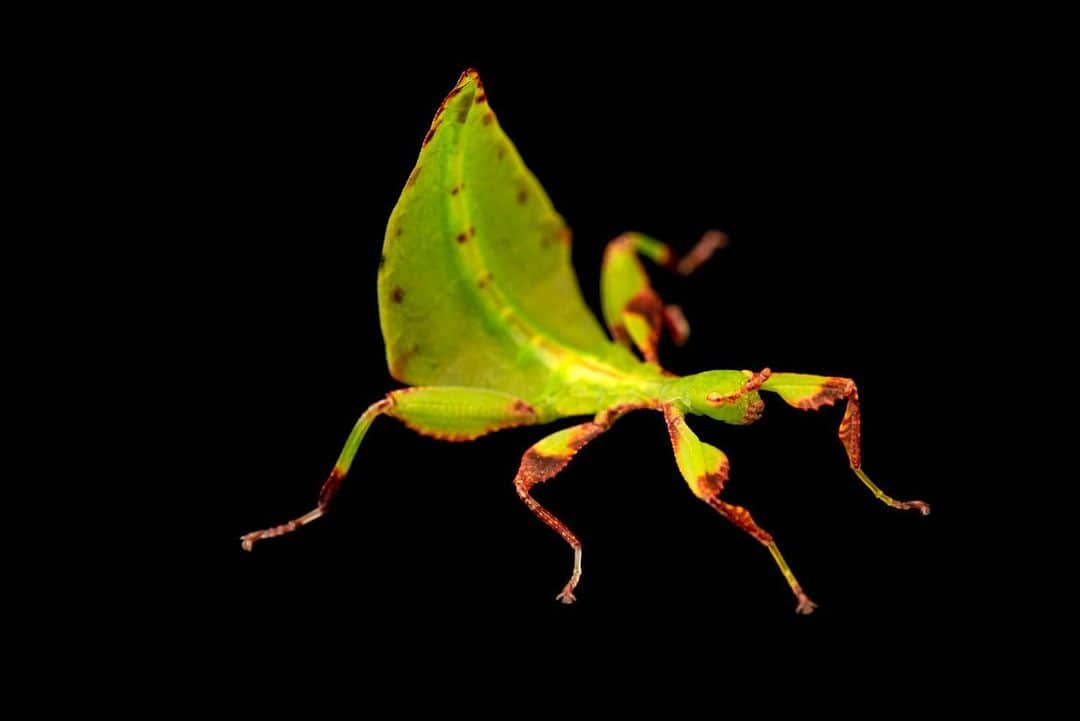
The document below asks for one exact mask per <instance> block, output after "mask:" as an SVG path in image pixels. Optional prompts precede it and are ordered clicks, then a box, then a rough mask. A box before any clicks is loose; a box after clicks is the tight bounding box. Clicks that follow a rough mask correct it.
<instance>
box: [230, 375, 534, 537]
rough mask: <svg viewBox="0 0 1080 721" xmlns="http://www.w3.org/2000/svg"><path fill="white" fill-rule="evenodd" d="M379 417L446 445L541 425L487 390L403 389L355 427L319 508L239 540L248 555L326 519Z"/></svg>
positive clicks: (522, 407)
mask: <svg viewBox="0 0 1080 721" xmlns="http://www.w3.org/2000/svg"><path fill="white" fill-rule="evenodd" d="M380 415H389V416H393V417H394V418H397V419H398V420H400V421H401V422H402V423H404V424H405V425H407V426H409V428H412V429H413V430H415V431H416V432H417V433H422V434H424V435H428V436H432V437H434V438H439V439H441V440H446V441H470V440H473V439H474V438H478V437H479V436H482V435H484V434H486V433H491V432H493V431H499V430H503V429H504V428H512V427H514V426H523V425H530V424H533V423H537V422H539V418H538V416H537V414H536V411H535V410H534V409H533V407H532V406H531V405H529V404H528V403H526V402H525V401H523V400H521V399H519V398H515V397H513V396H511V395H508V394H506V393H499V392H497V391H489V390H486V389H482V388H454V387H432V388H404V389H402V390H400V391H394V392H393V393H390V394H389V395H387V396H386V398H383V399H382V400H381V401H378V402H377V403H373V404H372V405H371V406H369V407H368V409H367V410H366V411H364V413H363V415H361V416H360V419H359V420H358V421H357V422H356V425H355V426H353V429H352V432H351V433H349V437H348V439H346V441H345V446H344V447H343V448H342V449H341V454H340V455H339V456H338V459H337V462H336V463H335V464H334V468H333V470H331V471H330V475H329V476H328V477H327V479H326V481H325V482H324V483H323V486H322V489H321V490H320V491H319V500H318V504H317V505H316V506H315V508H313V509H312V510H310V511H308V512H307V513H305V514H304V515H302V516H299V517H297V518H294V519H293V520H291V521H289V522H287V523H282V524H280V525H278V526H271V527H270V528H265V529H263V530H261V531H252V532H251V533H247V534H245V535H243V536H242V537H241V538H240V543H241V545H242V546H243V547H244V550H246V551H250V550H252V547H253V546H254V545H255V542H256V541H261V540H262V539H264V538H274V537H275V536H283V535H285V534H286V533H291V532H292V531H295V530H297V529H298V528H300V527H301V526H306V525H307V524H309V523H311V522H312V521H314V520H316V519H318V518H320V517H322V515H323V514H324V513H325V512H326V509H327V508H328V507H329V506H330V502H331V501H332V500H333V498H334V495H335V494H336V493H337V490H338V488H339V487H340V486H341V482H342V481H343V480H344V479H345V476H346V475H347V474H348V472H349V467H350V466H351V465H352V462H353V458H354V457H355V456H356V451H357V450H358V449H359V448H360V443H361V441H363V440H364V436H365V435H367V431H368V428H370V427H371V424H372V423H373V422H374V420H375V419H376V418H378V417H379V416H380Z"/></svg>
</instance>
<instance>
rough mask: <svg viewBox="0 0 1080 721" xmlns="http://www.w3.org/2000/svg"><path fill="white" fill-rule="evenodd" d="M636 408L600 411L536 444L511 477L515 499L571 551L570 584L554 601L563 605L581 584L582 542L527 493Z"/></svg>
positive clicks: (557, 471)
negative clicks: (594, 415) (572, 557)
mask: <svg viewBox="0 0 1080 721" xmlns="http://www.w3.org/2000/svg"><path fill="white" fill-rule="evenodd" d="M634 408H636V406H635V407H630V406H626V407H621V408H613V409H609V410H606V411H602V412H600V413H599V414H597V416H596V418H594V419H593V420H592V421H590V422H589V423H582V424H580V425H576V426H572V427H570V428H565V429H563V430H561V431H556V432H555V433H552V434H551V435H550V436H547V437H546V438H544V439H543V440H541V441H540V442H539V443H537V444H535V445H534V446H532V447H531V448H529V450H527V451H525V455H524V456H522V458H521V465H520V466H519V467H518V472H517V475H516V476H515V477H514V488H515V489H516V490H517V494H518V497H520V498H521V500H522V501H523V502H524V503H525V505H526V506H528V507H529V510H530V511H532V512H533V513H535V514H536V516H537V518H539V519H540V520H541V521H543V522H544V523H546V524H547V525H548V526H550V527H551V529H552V530H554V531H555V532H556V533H558V534H559V535H560V536H562V538H563V540H564V541H566V542H567V544H569V546H570V548H572V549H573V551H574V570H573V571H572V572H571V574H570V580H569V581H567V582H566V585H565V586H564V587H563V589H562V591H560V592H559V595H558V596H556V597H555V598H556V599H557V600H559V601H562V602H563V603H573V602H574V601H575V600H576V599H575V598H574V589H575V588H576V587H577V585H578V582H579V581H580V580H581V541H579V540H578V537H577V536H575V535H574V533H573V531H571V530H570V529H569V528H567V527H566V524H564V523H563V522H562V521H560V520H559V519H558V518H556V517H555V515H554V514H553V513H551V511H549V510H547V509H546V508H544V507H543V506H541V505H540V504H539V503H538V502H537V501H536V499H534V498H533V497H532V495H531V493H530V491H531V490H532V488H533V486H535V485H536V484H538V483H543V482H544V481H546V480H548V479H549V478H552V477H553V476H555V475H557V474H558V473H559V472H560V471H562V469H564V468H566V466H567V464H569V463H570V461H571V459H573V457H574V456H575V455H577V452H578V451H580V450H581V449H582V448H584V447H585V446H586V445H587V444H588V443H589V442H590V441H592V440H593V439H594V438H596V437H597V436H599V435H600V434H601V433H603V432H604V431H606V430H607V429H608V428H610V427H611V424H612V423H614V422H615V421H616V420H618V418H619V416H621V415H622V414H624V413H626V412H628V411H631V410H634Z"/></svg>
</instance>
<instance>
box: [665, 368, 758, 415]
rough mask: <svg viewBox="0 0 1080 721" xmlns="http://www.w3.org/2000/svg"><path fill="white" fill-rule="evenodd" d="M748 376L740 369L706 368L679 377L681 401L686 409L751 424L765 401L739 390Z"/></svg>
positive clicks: (755, 393)
mask: <svg viewBox="0 0 1080 721" xmlns="http://www.w3.org/2000/svg"><path fill="white" fill-rule="evenodd" d="M746 380H747V376H746V374H745V373H744V372H742V371H706V372H704V373H698V374H696V375H692V376H686V377H685V378H680V379H679V384H680V386H681V387H680V388H679V396H680V400H681V401H682V402H683V404H684V405H685V406H686V407H687V411H688V412H690V413H693V414H695V415H699V416H708V417H709V418H715V419H716V420H718V421H723V422H725V423H732V424H734V425H740V426H741V425H746V424H747V423H753V422H754V421H756V420H757V419H758V418H760V417H761V412H762V410H763V409H764V406H765V404H764V403H763V402H762V400H761V398H760V396H758V394H757V392H756V391H752V392H750V393H740V391H741V390H742V388H743V386H745V385H746Z"/></svg>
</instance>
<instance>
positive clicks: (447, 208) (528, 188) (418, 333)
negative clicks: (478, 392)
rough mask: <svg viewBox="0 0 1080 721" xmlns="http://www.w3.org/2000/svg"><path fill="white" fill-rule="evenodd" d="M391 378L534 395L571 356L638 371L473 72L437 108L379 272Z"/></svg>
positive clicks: (388, 236) (400, 202)
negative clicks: (612, 334) (593, 304)
mask: <svg viewBox="0 0 1080 721" xmlns="http://www.w3.org/2000/svg"><path fill="white" fill-rule="evenodd" d="M379 317H380V321H381V324H382V331H383V338H384V340H385V341H386V355H387V362H388V364H389V366H390V373H391V375H393V376H394V378H396V379H398V380H400V381H402V382H405V383H409V384H412V385H425V384H431V385H467V386H477V387H487V388H497V389H500V390H504V391H507V392H512V393H517V394H520V395H521V396H523V397H535V396H536V395H537V394H538V393H540V392H541V390H542V389H543V387H544V385H545V383H547V382H548V380H549V378H550V374H551V369H552V368H553V367H555V366H556V365H558V364H559V363H561V362H565V359H566V356H567V352H568V351H569V352H572V353H574V354H582V355H587V356H591V357H592V358H594V359H597V360H601V361H603V362H605V363H607V364H610V365H615V366H616V367H621V368H629V367H634V366H637V365H638V363H637V361H636V359H634V357H633V356H632V355H631V354H630V353H629V352H628V351H626V350H625V349H623V348H622V347H620V346H617V345H615V344H613V343H611V342H610V341H609V340H608V339H607V337H606V336H605V334H604V332H603V330H602V329H601V327H600V325H599V323H598V322H597V321H596V318H595V316H593V314H592V313H591V312H590V311H589V309H588V307H587V306H586V305H585V302H584V300H583V298H582V296H581V290H580V289H579V287H578V283H577V279H576V278H575V276H574V271H573V268H572V266H571V264H570V230H569V229H568V228H567V227H566V224H565V223H564V222H563V220H562V218H561V217H560V216H559V214H558V213H556V212H555V209H554V208H553V207H552V205H551V201H550V200H548V197H547V194H546V193H545V192H544V189H543V188H542V187H541V186H540V183H539V182H537V180H536V178H535V177H533V175H532V173H530V172H529V170H528V168H526V167H525V164H524V163H523V162H522V160H521V157H520V156H519V155H518V153H517V150H516V149H515V148H514V146H513V144H512V143H511V142H510V140H509V138H507V137H506V134H505V133H503V131H502V129H501V128H500V127H499V123H498V121H497V120H496V119H495V115H494V114H493V112H492V110H491V108H490V106H489V104H488V101H487V96H486V94H485V92H484V87H483V84H482V83H481V82H480V79H479V77H478V76H477V74H476V72H475V71H473V70H468V71H466V72H465V73H463V74H462V76H461V78H460V80H459V81H458V84H457V86H456V87H455V88H454V89H453V90H452V91H451V92H450V94H449V95H448V96H447V98H446V100H444V101H443V104H442V105H441V106H440V108H439V111H438V112H437V113H436V115H435V119H434V121H433V122H432V124H431V130H430V131H429V132H428V134H427V137H426V138H425V139H424V145H423V148H422V149H421V151H420V158H419V160H418V161H417V164H416V167H415V169H414V170H413V172H412V174H411V175H410V176H409V180H408V182H407V183H406V185H405V189H404V191H403V192H402V194H401V197H400V199H399V200H398V203H397V205H396V206H395V207H394V210H393V213H392V214H391V216H390V222H389V224H388V226H387V230H386V239H385V242H384V245H383V259H382V263H381V266H380V270H379Z"/></svg>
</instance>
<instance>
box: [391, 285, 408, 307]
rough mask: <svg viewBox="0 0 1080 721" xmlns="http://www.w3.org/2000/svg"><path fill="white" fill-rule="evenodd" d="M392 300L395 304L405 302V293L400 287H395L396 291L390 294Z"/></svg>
mask: <svg viewBox="0 0 1080 721" xmlns="http://www.w3.org/2000/svg"><path fill="white" fill-rule="evenodd" d="M390 300H392V301H394V302H395V303H400V302H401V301H403V300H405V291H404V290H402V288H401V286H400V285H396V286H394V290H392V291H391V292H390Z"/></svg>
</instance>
